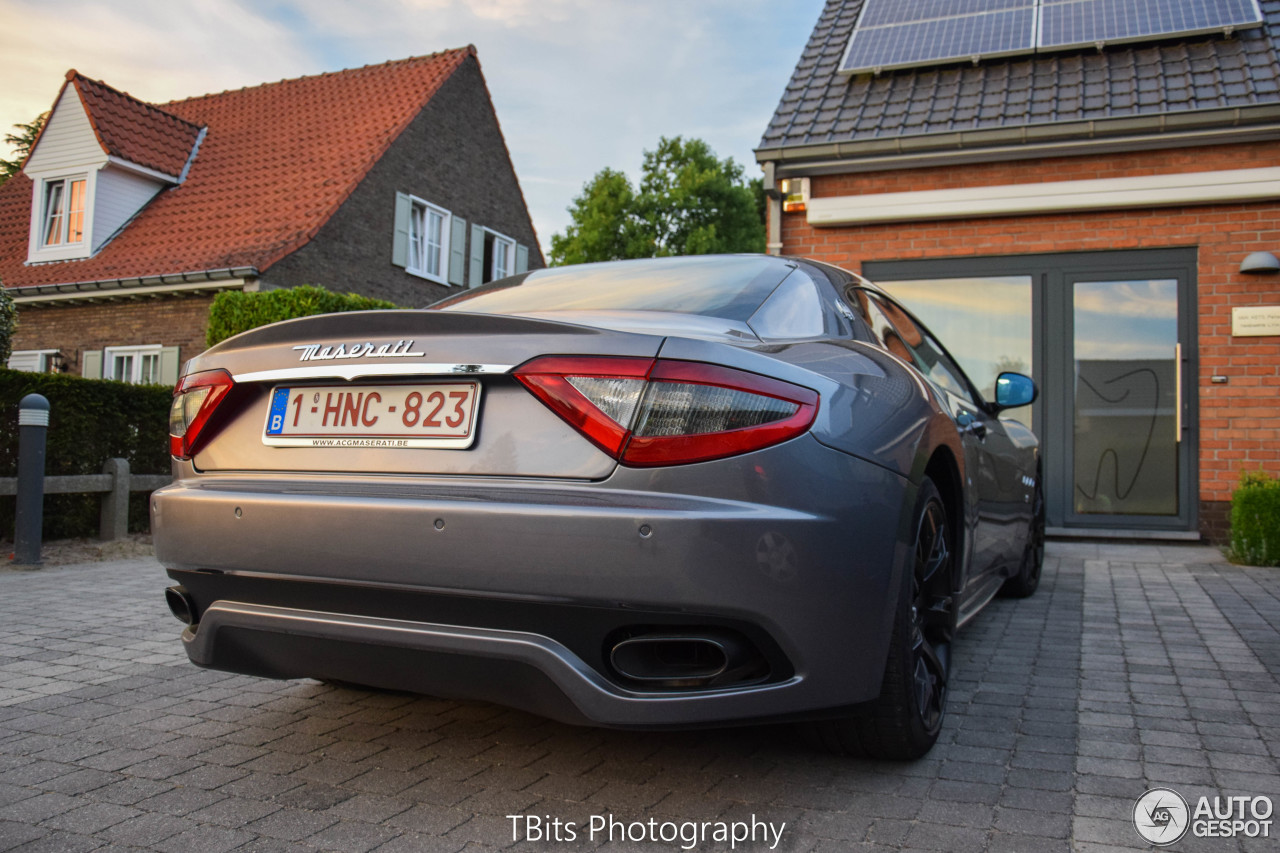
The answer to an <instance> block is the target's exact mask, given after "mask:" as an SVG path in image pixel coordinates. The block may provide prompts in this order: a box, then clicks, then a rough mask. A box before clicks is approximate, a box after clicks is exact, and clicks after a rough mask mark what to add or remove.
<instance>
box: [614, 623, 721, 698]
mask: <svg viewBox="0 0 1280 853" xmlns="http://www.w3.org/2000/svg"><path fill="white" fill-rule="evenodd" d="M729 658H730V650H729V649H727V648H726V647H725V645H724V643H723V642H722V641H721V640H720V639H719V638H716V637H710V636H698V635H696V634H644V635H641V636H639V637H631V638H630V639H627V640H623V641H622V642H620V643H618V644H617V645H615V646H614V647H613V650H612V651H611V652H610V654H609V662H610V663H612V664H613V668H614V669H615V670H617V672H618V674H619V675H621V676H622V677H623V678H628V679H631V680H632V681H642V682H649V683H656V684H662V685H664V686H668V687H696V686H698V685H701V684H706V683H708V682H710V681H712V680H713V679H715V678H716V677H717V676H719V675H721V674H723V673H724V671H725V670H726V669H728V668H729Z"/></svg>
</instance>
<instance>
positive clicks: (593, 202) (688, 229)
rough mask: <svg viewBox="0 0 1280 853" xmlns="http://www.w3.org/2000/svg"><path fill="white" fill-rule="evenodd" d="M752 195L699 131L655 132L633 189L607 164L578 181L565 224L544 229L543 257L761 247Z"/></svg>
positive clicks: (574, 259)
mask: <svg viewBox="0 0 1280 853" xmlns="http://www.w3.org/2000/svg"><path fill="white" fill-rule="evenodd" d="M757 195H758V193H757V191H756V190H755V189H754V187H753V182H744V181H743V174H742V167H741V166H739V165H738V164H737V163H735V162H734V161H733V159H732V158H726V159H724V160H720V159H717V157H716V155H715V152H713V151H712V150H711V147H710V146H708V145H707V143H706V142H703V141H702V140H701V139H690V140H687V141H686V140H685V139H683V138H682V137H679V136H677V137H674V138H672V139H668V138H666V137H663V138H661V139H660V140H659V141H658V147H657V148H655V149H654V150H652V151H646V152H644V162H643V165H642V166H641V178H640V188H639V190H638V191H637V190H635V189H634V188H633V187H632V186H631V182H630V181H629V180H627V177H626V175H624V174H622V173H621V172H618V171H615V170H613V169H604V170H602V171H601V172H599V173H598V174H596V176H595V177H594V178H592V179H591V181H590V182H589V183H587V185H586V186H585V187H583V192H582V195H580V196H578V197H577V198H575V199H574V202H573V206H572V207H570V208H569V213H570V215H571V216H572V219H573V222H572V224H571V225H569V227H568V228H566V229H565V233H564V235H560V234H555V235H552V237H551V263H552V265H553V266H558V265H562V264H575V263H583V262H587V261H607V260H617V259H620V258H652V257H662V256H667V255H706V254H712V253H716V252H762V251H764V223H763V220H762V218H761V216H760V212H759V209H758V208H759V205H758V201H757Z"/></svg>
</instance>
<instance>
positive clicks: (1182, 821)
mask: <svg viewBox="0 0 1280 853" xmlns="http://www.w3.org/2000/svg"><path fill="white" fill-rule="evenodd" d="M1190 817H1191V810H1190V809H1189V808H1188V807H1187V801H1186V800H1184V799H1182V795H1181V794H1179V793H1178V792H1177V791H1171V790H1169V789H1168V788H1152V789H1151V790H1150V791H1147V792H1146V793H1145V794H1143V795H1142V796H1141V797H1138V801H1137V802H1136V803H1134V804H1133V828H1134V829H1136V830H1138V834H1139V835H1141V836H1142V837H1143V839H1145V840H1146V841H1149V842H1151V843H1152V844H1154V845H1156V846H1157V847H1164V846H1165V845H1166V844H1173V843H1174V842H1175V841H1177V840H1178V839H1180V838H1181V837H1182V836H1184V835H1186V834H1187V827H1188V826H1189V825H1190Z"/></svg>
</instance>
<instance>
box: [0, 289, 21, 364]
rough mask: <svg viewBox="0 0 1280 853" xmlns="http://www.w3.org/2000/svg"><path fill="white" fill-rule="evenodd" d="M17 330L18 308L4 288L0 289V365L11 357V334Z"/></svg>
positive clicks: (6, 362)
mask: <svg viewBox="0 0 1280 853" xmlns="http://www.w3.org/2000/svg"><path fill="white" fill-rule="evenodd" d="M17 328H18V308H17V306H16V305H14V304H13V297H12V296H10V295H9V291H8V290H7V289H6V288H0V365H5V364H8V363H9V356H11V355H13V333H14V330H15V329H17Z"/></svg>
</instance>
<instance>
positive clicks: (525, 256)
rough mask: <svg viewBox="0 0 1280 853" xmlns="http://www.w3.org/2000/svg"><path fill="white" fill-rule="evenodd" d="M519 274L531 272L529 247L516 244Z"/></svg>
mask: <svg viewBox="0 0 1280 853" xmlns="http://www.w3.org/2000/svg"><path fill="white" fill-rule="evenodd" d="M515 271H516V272H517V273H522V272H528V271H529V247H528V246H525V245H523V244H521V243H516V269H515Z"/></svg>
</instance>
